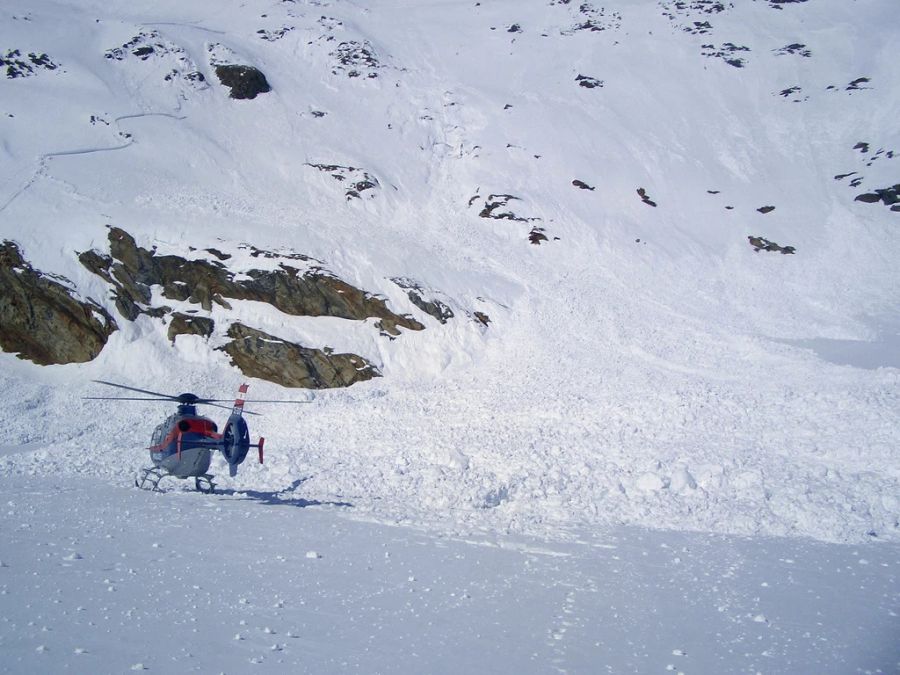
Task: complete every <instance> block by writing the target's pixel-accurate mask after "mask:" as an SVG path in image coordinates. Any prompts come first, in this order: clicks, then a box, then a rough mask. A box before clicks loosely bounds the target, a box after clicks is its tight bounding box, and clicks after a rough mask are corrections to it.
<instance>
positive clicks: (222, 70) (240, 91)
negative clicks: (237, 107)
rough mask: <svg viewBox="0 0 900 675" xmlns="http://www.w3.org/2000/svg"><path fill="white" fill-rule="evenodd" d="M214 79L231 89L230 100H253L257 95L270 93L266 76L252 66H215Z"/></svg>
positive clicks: (270, 89) (270, 88)
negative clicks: (216, 78)
mask: <svg viewBox="0 0 900 675" xmlns="http://www.w3.org/2000/svg"><path fill="white" fill-rule="evenodd" d="M216 77H218V78H219V82H221V83H222V84H223V85H225V86H226V87H228V88H229V89H231V94H230V96H231V98H235V99H253V98H256V97H257V95H258V94H265V93H266V92H269V91H272V87H270V86H269V83H268V81H267V80H266V76H265V75H263V73H262V72H261V71H260V70H259V69H258V68H254V67H253V66H238V65H233V64H230V65H219V66H216Z"/></svg>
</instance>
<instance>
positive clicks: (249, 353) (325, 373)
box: [220, 323, 381, 389]
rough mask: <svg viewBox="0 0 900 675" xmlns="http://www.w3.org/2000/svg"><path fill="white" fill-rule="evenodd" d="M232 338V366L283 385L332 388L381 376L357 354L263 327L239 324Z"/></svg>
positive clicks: (231, 331)
mask: <svg viewBox="0 0 900 675" xmlns="http://www.w3.org/2000/svg"><path fill="white" fill-rule="evenodd" d="M228 337H230V338H232V341H231V342H229V343H228V344H227V345H225V346H224V347H220V349H221V350H222V351H224V352H225V353H226V354H228V355H229V356H230V357H231V363H232V365H235V366H237V367H238V368H240V370H241V372H242V373H244V374H245V375H247V376H248V377H258V378H260V379H263V380H268V381H270V382H275V383H277V384H280V385H281V386H283V387H303V388H306V389H330V388H334V387H349V386H350V385H351V384H354V383H356V382H363V381H365V380H371V379H372V378H373V377H380V376H381V373H380V372H378V369H377V368H375V366H373V365H372V364H371V363H369V362H368V361H366V360H365V359H364V358H362V357H361V356H357V355H356V354H333V353H330V351H328V350H319V349H310V348H308V347H302V346H300V345H297V344H294V343H293V342H288V341H287V340H282V339H281V338H278V337H275V336H273V335H269V334H268V333H264V332H262V331H260V330H256V329H254V328H249V327H248V326H245V325H243V324H241V323H235V324H233V325H232V326H231V327H230V328H229V329H228Z"/></svg>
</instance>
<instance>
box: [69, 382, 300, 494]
mask: <svg viewBox="0 0 900 675" xmlns="http://www.w3.org/2000/svg"><path fill="white" fill-rule="evenodd" d="M93 381H94V382H96V383H97V384H104V385H107V386H109V387H117V388H119V389H126V390H128V391H134V392H138V393H141V394H146V395H148V396H149V397H152V398H137V397H110V396H86V397H85V399H87V400H95V401H172V402H175V403H177V404H178V408H177V409H176V411H175V412H174V413H173V414H171V415H169V416H168V417H167V418H166V419H165V420H164V421H163V422H162V423H160V424H158V425H157V426H156V428H155V429H154V431H153V435H152V436H151V439H150V447H149V448H148V449H149V450H150V461H151V462H153V466H151V467H147V468H144V469H141V470H140V471H139V472H138V474H137V475H136V476H135V479H134V484H135V486H136V487H139V488H142V489H145V490H157V489H158V488H159V483H160V481H161V480H163V479H164V478H168V477H172V478H179V479H182V480H183V479H186V478H193V479H194V487H195V488H196V489H197V490H198V491H199V492H205V493H210V492H212V491H213V489H214V488H215V484H214V483H213V475H212V474H210V473H208V471H209V465H210V462H211V461H212V454H213V451H214V450H219V451H220V452H221V453H222V455H223V456H224V457H225V461H227V462H228V472H229V475H230V476H232V477H234V476H236V475H237V468H238V466H240V465H241V464H242V463H243V462H244V460H245V459H246V457H247V453H248V452H249V450H250V448H256V449H257V452H258V456H259V463H260V464H262V463H263V447H264V445H265V439H264V438H262V437H261V438H260V439H259V441H258V442H256V443H251V442H250V430H249V428H248V426H247V421H246V420H245V419H244V417H243V416H244V414H247V415H256V414H257V413H254V412H250V411H249V410H246V411H245V410H244V404H245V403H247V402H248V401H246V400H244V395H245V394H246V393H247V389H248V388H249V385H248V384H242V385H241V386H240V387H239V388H238V395H237V397H236V398H235V400H234V403H233V405H232V407H231V408H230V410H231V415H230V416H229V417H228V420H227V421H226V422H225V427H224V429H223V431H222V433H221V434H220V433H219V427H218V426H217V425H216V423H215V422H213V421H212V420H211V419H209V418H208V417H204V416H202V415H199V414H198V413H197V406H198V405H208V406H212V407H215V408H224V409H226V410H228V409H229V408H228V406H224V405H219V404H220V403H227V402H228V401H230V400H231V399H213V398H203V397H200V396H197V395H196V394H191V393H183V394H177V395H173V394H162V393H160V392H157V391H149V390H147V389H138V388H136V387H128V386H125V385H124V384H116V383H115V382H106V381H105V380H93ZM250 403H308V401H250Z"/></svg>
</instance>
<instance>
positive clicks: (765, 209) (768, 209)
mask: <svg viewBox="0 0 900 675" xmlns="http://www.w3.org/2000/svg"><path fill="white" fill-rule="evenodd" d="M756 210H757V211H759V212H760V213H762V214H764V215H765V214H766V213H771V212H772V211H774V210H775V207H774V206H760V207H759V208H758V209H756Z"/></svg>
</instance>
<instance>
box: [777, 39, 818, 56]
mask: <svg viewBox="0 0 900 675" xmlns="http://www.w3.org/2000/svg"><path fill="white" fill-rule="evenodd" d="M772 51H773V52H774V53H775V54H776V55H778V56H784V55H786V54H796V55H797V56H804V57H806V58H809V57H811V56H812V52H811V51H809V50H808V49H807V48H806V45H804V44H800V43H799V42H794V43H793V44H789V45H785V46H784V47H781V48H780V49H773V50H772Z"/></svg>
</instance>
